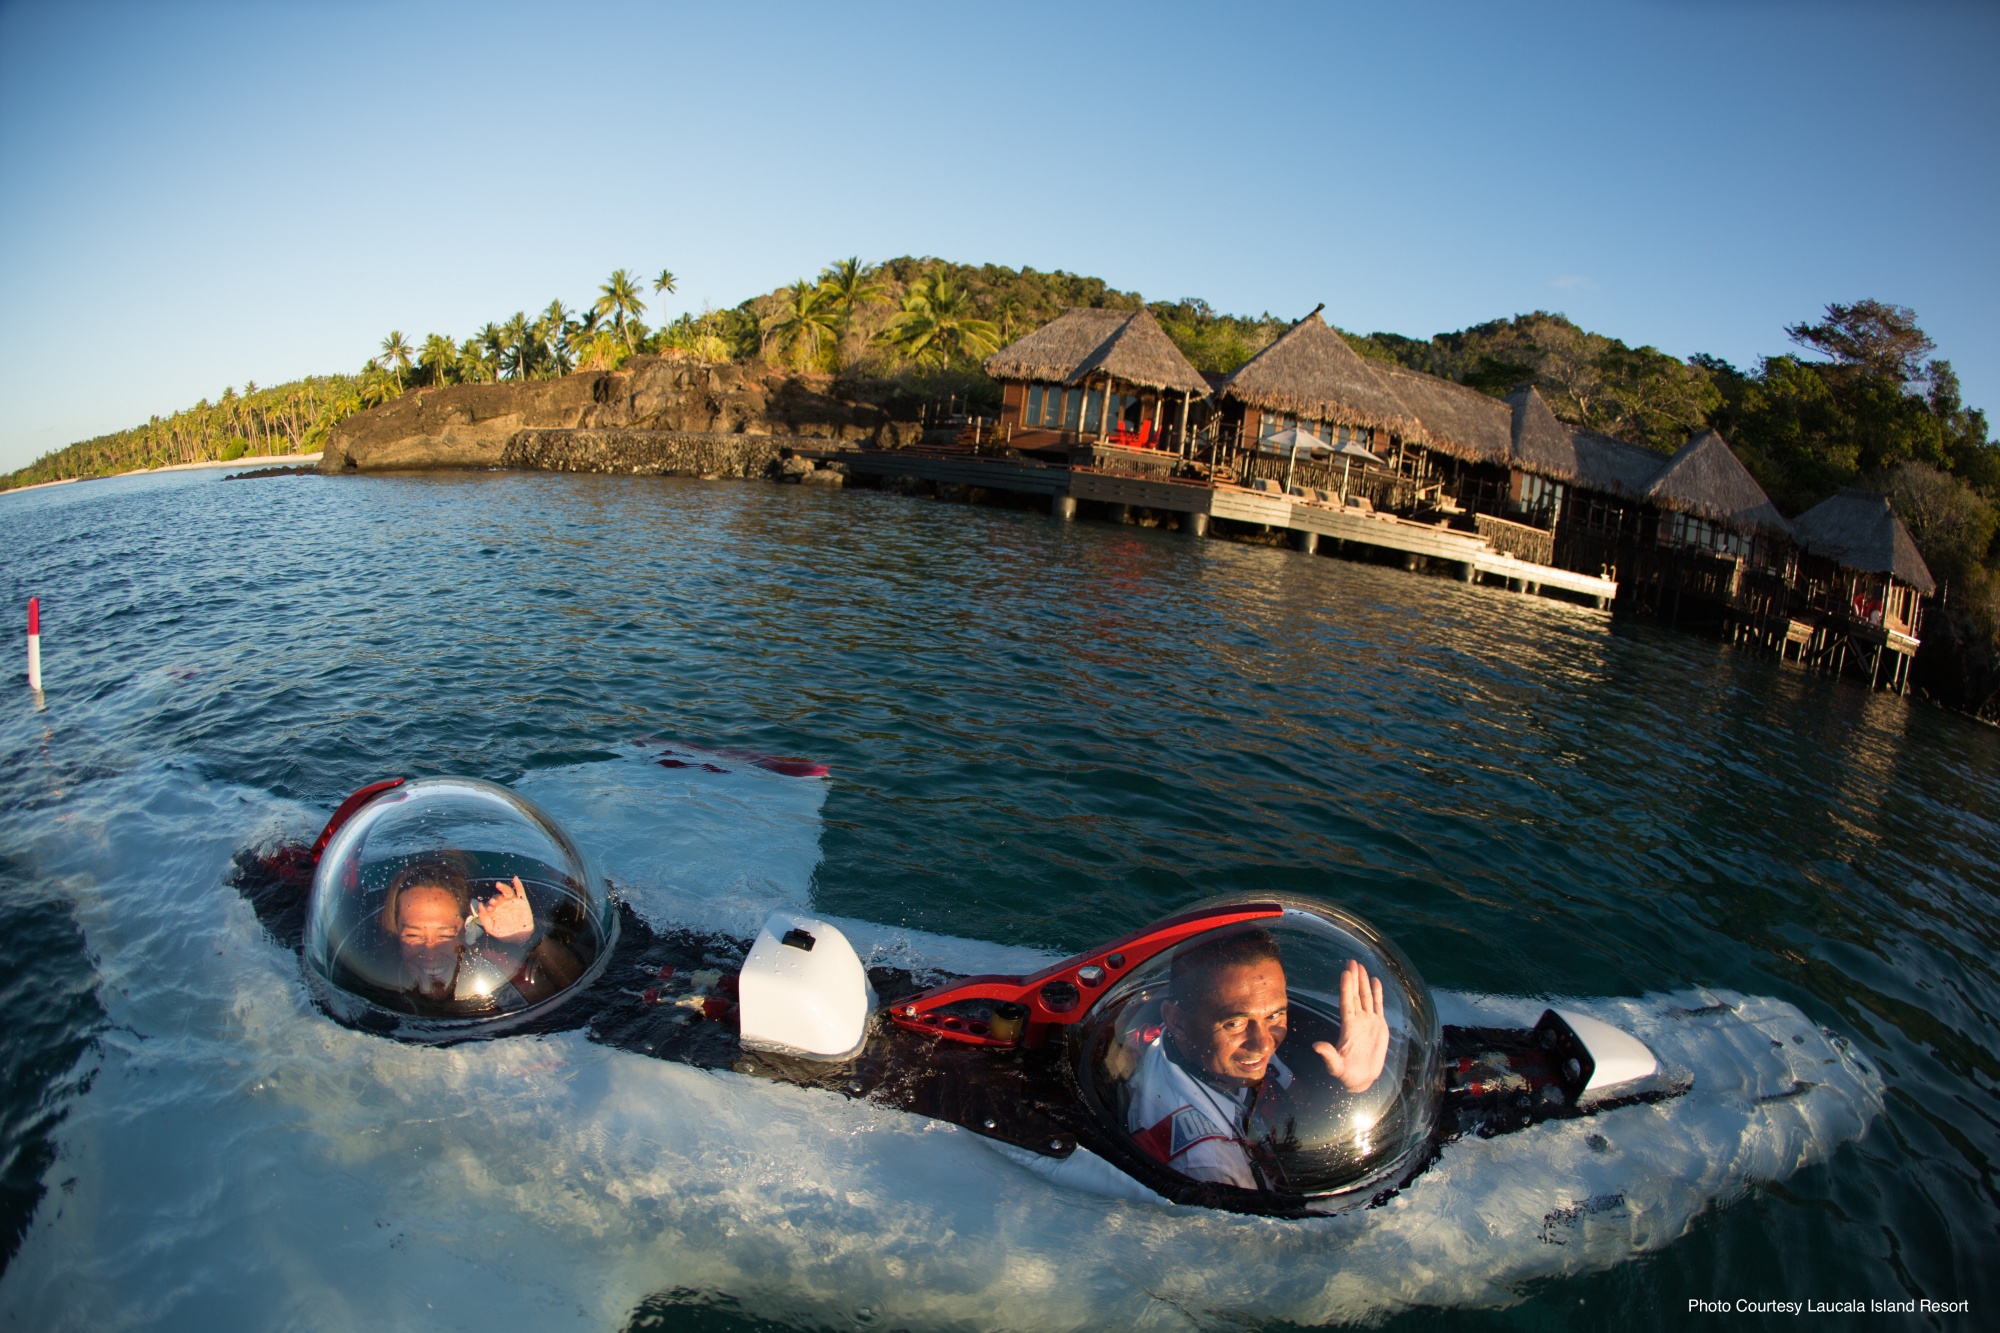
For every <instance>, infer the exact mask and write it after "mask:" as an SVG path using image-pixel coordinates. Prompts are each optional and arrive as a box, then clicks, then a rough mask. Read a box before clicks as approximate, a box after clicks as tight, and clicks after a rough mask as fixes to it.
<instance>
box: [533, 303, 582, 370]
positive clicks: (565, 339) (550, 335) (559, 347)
mask: <svg viewBox="0 0 2000 1333" xmlns="http://www.w3.org/2000/svg"><path fill="white" fill-rule="evenodd" d="M569 316H570V312H569V310H568V309H566V308H565V307H564V306H563V303H562V302H561V301H551V302H549V308H548V309H547V310H544V311H543V312H542V317H541V319H540V320H539V321H538V322H537V325H536V327H538V328H540V329H541V330H542V340H543V342H544V343H546V344H547V346H548V351H549V364H550V365H551V366H552V367H553V368H554V370H555V373H556V374H557V375H567V374H569V372H570V371H571V370H573V369H575V368H576V358H575V357H574V356H572V355H571V354H570V349H571V346H572V344H571V342H570V335H571V334H573V333H574V332H575V331H576V325H575V324H574V323H573V322H571V320H570V317H569Z"/></svg>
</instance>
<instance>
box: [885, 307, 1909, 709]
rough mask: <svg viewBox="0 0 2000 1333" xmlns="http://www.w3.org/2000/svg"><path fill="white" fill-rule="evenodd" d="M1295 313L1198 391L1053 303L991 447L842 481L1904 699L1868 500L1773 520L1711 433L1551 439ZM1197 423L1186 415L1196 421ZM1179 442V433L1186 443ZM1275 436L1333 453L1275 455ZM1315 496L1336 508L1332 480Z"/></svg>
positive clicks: (1905, 610)
mask: <svg viewBox="0 0 2000 1333" xmlns="http://www.w3.org/2000/svg"><path fill="white" fill-rule="evenodd" d="M1323 309H1324V307H1323V306H1318V307H1315V308H1314V309H1313V311H1312V312H1311V313H1310V314H1308V315H1306V317H1305V318H1303V319H1301V320H1299V321H1298V322H1297V323H1295V324H1293V325H1291V326H1290V327H1289V328H1287V329H1286V330H1285V331H1284V332H1283V333H1282V334H1280V335H1279V336H1278V337H1277V338H1276V339H1274V340H1273V341H1272V342H1271V343H1270V344H1269V345H1268V346H1266V347H1265V348H1264V349H1263V350H1262V351H1260V352H1259V353H1258V354H1257V355H1256V356H1254V357H1252V358H1251V359H1250V360H1248V361H1247V362H1245V363H1244V364H1243V365H1242V366H1240V367H1238V368H1237V369H1236V370H1235V371H1234V372H1232V373H1230V374H1229V375H1227V376H1223V377H1220V378H1219V379H1218V380H1217V381H1216V382H1215V383H1214V385H1213V388H1212V390H1211V388H1210V384H1209V381H1208V380H1206V379H1205V378H1204V377H1203V376H1202V375H1201V374H1200V373H1199V372H1197V371H1196V370H1195V368H1194V367H1193V365H1192V364H1190V363H1189V361H1188V359H1187V358H1186V357H1185V356H1184V355H1182V354H1181V352H1180V350H1179V348H1177V347H1176V346H1175V345H1174V343H1173V341H1172V340H1171V339H1170V338H1169V337H1168V336H1167V334H1166V331H1165V330H1164V329H1163V328H1161V326H1160V324H1159V321H1158V320H1157V319H1155V318H1154V317H1153V315H1152V314H1151V313H1150V312H1148V311H1146V310H1144V309H1140V310H1132V311H1124V310H1102V309H1095V308H1075V309H1071V310H1067V311H1065V312H1064V313H1063V314H1062V315H1061V316H1059V317H1058V318H1056V319H1055V320H1053V321H1051V322H1050V323H1048V324H1046V325H1044V326H1043V327H1041V328H1039V329H1036V330H1034V331H1033V332H1031V333H1029V334H1027V335H1026V336H1024V337H1022V338H1019V339H1017V340H1015V341H1014V342H1013V343H1011V344H1009V345H1008V346H1007V347H1005V348H1003V349H1001V350H1000V351H998V352H996V353H994V354H993V355H992V356H991V357H989V358H987V360H986V362H985V369H986V372H987V373H988V374H989V375H991V376H992V377H993V378H995V379H996V380H998V381H999V382H1000V383H1001V385H1002V391H1003V392H1002V398H1003V404H1004V406H1003V408H1002V414H1001V418H1000V426H1001V429H1000V432H999V434H1000V438H1001V440H1002V441H1003V442H1004V443H1005V444H1006V445H1008V446H1011V448H1008V449H1003V450H1000V451H997V452H996V451H992V450H987V451H983V452H982V451H981V450H980V449H979V448H978V441H977V440H974V441H973V446H974V447H973V449H972V451H971V453H970V455H969V456H968V455H965V454H959V453H954V452H952V451H951V450H944V451H941V452H926V451H923V450H896V451H889V452H887V453H885V454H883V455H881V456H879V457H872V456H864V457H862V458H858V459H850V460H849V465H850V466H851V467H854V468H855V469H856V470H865V471H867V472H870V473H875V474H878V475H883V476H888V475H897V476H910V477H919V478H924V479H928V480H932V481H935V482H937V483H939V484H949V485H956V486H964V487H966V488H968V489H973V488H978V489H985V490H1001V491H1011V492H1015V493H1019V494H1026V495H1034V496H1046V497H1048V501H1049V505H1050V509H1051V512H1053V513H1055V514H1057V515H1059V516H1061V517H1064V518H1073V517H1076V516H1077V515H1078V513H1079V512H1080V510H1079V506H1087V507H1088V508H1089V512H1090V513H1092V514H1093V515H1095V516H1098V517H1108V518H1110V519H1111V520H1112V521H1114V522H1127V521H1131V522H1139V523H1143V524H1145V525H1148V526H1155V527H1171V528H1175V529H1178V530H1179V531H1181V532H1183V533H1186V534H1189V535H1191V536H1196V537H1199V536H1202V535H1204V534H1206V533H1208V532H1209V531H1210V530H1211V524H1212V523H1219V524H1222V525H1223V528H1222V530H1223V531H1227V532H1230V533H1232V534H1237V533H1243V534H1248V535H1251V536H1252V537H1253V539H1264V540H1268V539H1269V538H1270V536H1271V535H1272V534H1274V533H1277V532H1284V533H1286V534H1287V539H1288V540H1290V541H1291V542H1292V543H1293V544H1294V545H1295V546H1296V547H1297V548H1298V549H1299V550H1301V551H1304V552H1307V553H1312V552H1314V551H1316V550H1318V549H1320V544H1321V543H1322V542H1326V543H1328V544H1329V545H1330V547H1331V549H1333V550H1339V551H1345V552H1349V553H1359V552H1363V551H1370V552H1374V553H1375V554H1374V555H1371V556H1368V557H1367V558H1381V557H1382V556H1383V555H1384V554H1385V553H1386V554H1387V555H1388V557H1389V558H1393V559H1397V560H1400V561H1401V563H1402V564H1403V566H1404V568H1406V569H1418V568H1423V567H1426V566H1428V567H1430V568H1433V569H1442V570H1443V571H1445V572H1448V573H1451V574H1452V575H1454V576H1455V577H1458V578H1460V579H1463V580H1465V581H1467V582H1479V581H1482V580H1484V581H1488V582H1492V581H1502V582H1504V583H1505V584H1506V586H1508V587H1509V588H1512V589H1515V590H1519V591H1524V592H1525V591H1538V590H1539V591H1545V592H1553V593H1556V594H1558V595H1563V596H1568V597H1572V598H1580V599H1581V600H1583V601H1584V603H1585V604H1587V605H1595V606H1598V607H1600V608H1603V607H1607V606H1609V605H1611V604H1613V602H1614V601H1615V603H1616V604H1618V605H1620V606H1623V607H1625V608H1626V609H1628V610H1635V611H1641V612H1645V613H1649V614H1654V615H1658V616H1660V617H1661V618H1663V619H1667V620H1669V621H1672V622H1674V623H1677V624H1682V625H1685V626H1688V627H1690V628H1694V627H1700V628H1705V629H1709V630H1712V631H1718V632H1720V633H1722V634H1724V635H1725V636H1728V637H1731V638H1734V639H1735V640H1737V641H1738V642H1745V641H1748V642H1754V643H1758V644H1761V645H1762V646H1764V647H1766V648H1770V649H1774V650H1777V651H1780V652H1783V653H1785V654H1786V655H1787V656H1789V655H1790V652H1791V649H1793V648H1796V649H1798V655H1799V656H1800V657H1801V659H1802V660H1808V661H1810V662H1813V663H1814V664H1817V665H1821V666H1826V667H1831V668H1832V669H1835V670H1840V669H1844V668H1847V667H1856V668H1859V669H1861V670H1863V671H1865V673H1866V674H1867V675H1868V677H1869V678H1870V679H1871V680H1873V681H1875V682H1877V683H1881V682H1882V681H1883V680H1884V679H1885V672H1886V681H1887V683H1888V684H1889V685H1890V686H1891V687H1892V688H1896V689H1904V688H1906V687H1907V683H1908V675H1909V666H1910V658H1911V656H1912V655H1913V654H1914V653H1915V651H1916V648H1917V645H1918V642H1919V640H1918V637H1917V634H1918V622H1919V619H1920V605H1919V603H1920V599H1921V598H1922V597H1923V596H1925V595H1927V594H1929V593H1930V592H1931V591H1932V590H1933V588H1934V586H1935V585H1934V583H1933V580H1932V578H1931V575H1930V571H1929V570H1927V569H1926V568H1924V564H1923V560H1922V558H1921V557H1920V556H1919V555H1918V554H1917V551H1916V546H1915V544H1914V542H1912V541H1911V539H1910V535H1909V532H1908V530H1907V529H1905V528H1904V527H1903V525H1902V524H1901V523H1900V522H1899V521H1898V520H1897V519H1896V517H1895V515H1894V514H1893V513H1891V512H1890V510H1889V507H1888V502H1887V501H1886V500H1885V499H1884V498H1883V497H1882V496H1880V495H1875V494H1872V493H1868V492H1860V491H1846V492H1842V493H1841V494H1840V495H1838V496H1835V497H1834V498H1833V499H1831V500H1828V501H1827V502H1826V503H1825V504H1822V505H1820V506H1818V507H1816V508H1815V509H1813V510H1812V511H1810V512H1809V513H1808V514H1806V515H1804V516H1802V517H1801V518H1800V519H1799V521H1798V524H1797V527H1796V531H1795V530H1794V525H1793V524H1791V523H1789V522H1787V521H1786V519H1785V518H1784V516H1783V515H1782V514H1780V513H1779V512H1778V510H1777V508H1776V507H1775V506H1774V505H1772V503H1771V500H1770V497H1769V496H1767V495H1766V494H1765V493H1764V490H1763V488H1762V487H1761V486H1759V485H1758V484H1757V481H1756V479H1755V478H1754V477H1752V476H1751V475H1750V472H1749V470H1748V469H1746V468H1745V467H1744V466H1743V463H1742V460H1740V459H1739V458H1738V457H1737V456H1736V454H1735V452H1734V451H1733V450H1731V449H1730V447H1729V443H1728V441H1727V440H1725V439H1723V437H1722V436H1721V435H1720V434H1718V433H1716V432H1715V431H1713V430H1704V431H1701V432H1699V433H1697V434H1696V435H1694V436H1693V437H1691V438H1690V439H1689V440H1688V441H1687V442H1686V443H1685V444H1684V445H1683V446H1682V447H1681V448H1680V449H1679V450H1677V451H1676V452H1674V453H1673V454H1672V455H1671V456H1669V455H1666V454H1662V453H1660V452H1659V451H1657V450H1654V449H1649V448H1646V447H1644V446H1642V445H1638V444H1634V443H1631V442H1629V441H1626V440H1619V439H1614V438H1611V437H1609V436H1605V435H1601V434H1597V433H1595V432H1593V431H1589V430H1583V429H1579V428H1577V427H1574V426H1571V425H1568V424H1567V423H1565V422H1563V421H1562V420H1561V419H1560V418H1559V417H1557V416H1556V414H1555V412H1554V410H1553V409H1552V408H1551V407H1550V406H1549V404H1548V402H1547V401H1546V400H1545V399H1544V398H1543V397H1542V395H1541V394H1540V393H1539V392H1538V391H1537V390H1535V389H1534V388H1533V387H1523V388H1521V389H1518V390H1516V391H1515V392H1514V393H1512V394H1510V395H1509V396H1508V397H1506V398H1505V399H1497V398H1494V397H1491V396H1489V395H1487V394H1485V393H1481V392H1479V391H1477V390H1474V389H1470V388H1467V387H1466V386H1464V385H1462V384H1458V383H1455V382H1453V381H1451V380H1446V379H1442V378H1440V377H1438V376H1434V375H1428V374H1425V373H1423V372H1421V371H1417V370H1413V369H1409V368H1407V367H1403V366H1399V365H1394V364H1389V363H1383V362H1376V361H1371V360H1368V359H1366V358H1364V357H1362V356H1361V355H1360V354H1359V353H1357V352H1356V351H1355V350H1354V349H1353V348H1352V347H1351V346H1349V345H1348V343H1347V341H1346V340H1345V339H1344V338H1342V337H1341V335H1340V333H1339V332H1338V331H1337V330H1335V329H1334V328H1332V327H1331V326H1330V325H1328V324H1327V323H1326V321H1325V320H1324V319H1323V318H1322V317H1321V311H1322V310H1323ZM1197 408H1198V409H1199V412H1198V415H1197ZM1191 426H1200V427H1201V429H1200V434H1199V438H1198V439H1197V438H1196V436H1195V435H1194V434H1193V433H1191V430H1190V427H1191ZM1288 431H1296V432H1299V433H1300V434H1302V435H1307V434H1309V435H1311V436H1314V437H1317V439H1319V440H1320V441H1321V442H1322V443H1324V444H1325V445H1328V446H1331V447H1332V450H1333V454H1332V456H1331V457H1330V458H1329V457H1326V456H1324V454H1322V456H1320V457H1318V458H1315V457H1313V456H1312V454H1313V452H1314V451H1311V450H1307V451H1306V452H1305V453H1304V454H1301V453H1299V452H1298V449H1297V446H1296V443H1295V442H1296V441H1297V439H1298V437H1297V436H1289V437H1288V436H1286V435H1285V432H1288ZM1336 487H1338V488H1339V489H1338V493H1336V492H1335V488H1336Z"/></svg>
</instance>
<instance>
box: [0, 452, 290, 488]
mask: <svg viewBox="0 0 2000 1333" xmlns="http://www.w3.org/2000/svg"><path fill="white" fill-rule="evenodd" d="M319 460H320V455H319V454H317V453H311V454H256V455H250V454H245V455H244V456H243V457H242V458H230V459H221V458H205V459H203V460H202V461H200V462H198V463H169V464H167V465H166V466H165V467H142V468H137V469H135V470H133V471H131V472H110V473H106V474H105V475H104V476H102V477H59V478H57V479H56V480H55V481H38V482H35V483H34V484H32V485H29V486H10V487H8V488H7V489H6V490H4V491H0V495H18V494H20V493H21V492H23V491H39V490H44V489H46V488H48V487H50V486H74V485H76V484H77V483H78V482H80V481H112V480H115V479H116V478H118V477H150V476H152V475H154V474H155V473H160V472H195V471H198V470H200V469H202V468H210V467H237V468H248V467H272V466H284V467H296V466H298V465H299V464H301V463H317V462H319Z"/></svg>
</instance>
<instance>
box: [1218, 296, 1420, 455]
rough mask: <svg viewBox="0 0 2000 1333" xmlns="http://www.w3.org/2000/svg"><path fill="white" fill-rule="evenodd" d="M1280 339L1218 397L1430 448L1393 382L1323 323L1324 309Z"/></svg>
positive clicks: (1232, 379) (1223, 385)
mask: <svg viewBox="0 0 2000 1333" xmlns="http://www.w3.org/2000/svg"><path fill="white" fill-rule="evenodd" d="M1322 308H1323V307H1317V306H1316V307H1314V309H1313V312H1312V313H1311V314H1310V315H1307V316H1306V317H1305V318H1304V319H1302V320H1300V321H1299V322H1298V323H1296V324H1294V325H1292V327H1290V328H1289V329H1286V330H1285V331H1284V332H1283V333H1281V334H1279V335H1278V337H1277V339H1276V340H1275V341H1274V342H1272V343H1271V345H1270V346H1269V347H1266V348H1265V349H1264V350H1263V351H1261V352H1259V353H1257V355H1255V356H1253V357H1251V358H1250V359H1249V360H1248V361H1246V362H1244V363H1243V364H1242V365H1241V366H1239V367H1237V369H1236V371H1235V372H1234V373H1233V374H1231V375H1230V376H1229V377H1228V378H1227V379H1225V380H1223V381H1222V383H1221V384H1219V385H1217V386H1216V392H1217V393H1218V394H1220V395H1222V396H1223V397H1226V398H1234V399H1236V400H1237V401H1238V402H1242V403H1246V404H1248V405H1249V406H1251V407H1257V408H1262V409H1264V410H1265V411H1267V412H1290V413H1292V414H1294V415H1296V416H1299V417H1302V418H1305V419H1307V420H1312V421H1331V422H1334V423H1336V424H1338V425H1343V426H1361V427H1365V428H1366V429H1369V430H1380V431H1387V432H1388V433H1390V434H1392V435H1399V436H1401V437H1402V438H1404V439H1406V440H1414V441H1416V442H1418V443H1429V439H1428V437H1427V436H1426V435H1425V433H1424V428H1423V425H1422V423H1421V422H1420V421H1419V420H1418V418H1417V414H1416V413H1415V412H1412V411H1411V410H1410V408H1409V406H1408V405H1407V404H1406V403H1404V402H1403V400H1402V399H1401V398H1399V397H1398V396H1397V395H1396V391H1395V389H1394V388H1392V387H1391V386H1390V382H1389V376H1388V375H1386V374H1384V373H1382V371H1381V370H1379V369H1377V368H1376V367H1375V366H1373V365H1370V364H1369V363H1368V362H1366V361H1363V360H1362V359H1361V357H1360V356H1359V355H1358V354H1357V353H1356V352H1355V350H1354V349H1353V348H1352V347H1349V346H1348V345H1347V343H1346V341H1345V340H1344V339H1343V338H1342V337H1341V336H1340V335H1339V334H1338V333H1335V332H1334V331H1333V330H1332V329H1330V328H1328V327H1327V325H1326V321H1325V320H1323V319H1321V318H1320V317H1319V312H1320V309H1322Z"/></svg>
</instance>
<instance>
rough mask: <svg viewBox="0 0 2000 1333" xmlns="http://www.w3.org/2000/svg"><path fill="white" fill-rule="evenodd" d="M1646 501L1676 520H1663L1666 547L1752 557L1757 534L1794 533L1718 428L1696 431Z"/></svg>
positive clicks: (1779, 535)
mask: <svg viewBox="0 0 2000 1333" xmlns="http://www.w3.org/2000/svg"><path fill="white" fill-rule="evenodd" d="M1646 502H1647V503H1648V504H1651V505H1652V506H1654V507H1655V508H1657V509H1659V510H1661V511H1662V513H1663V515H1671V516H1672V521H1671V522H1666V521H1664V518H1663V522H1662V527H1661V533H1660V541H1661V544H1662V545H1667V544H1677V545H1682V546H1693V547H1699V548H1703V549H1708V550H1715V551H1720V552H1724V553H1727V554H1732V555H1747V554H1749V551H1750V544H1751V542H1752V541H1753V540H1754V539H1755V538H1757V537H1760V536H1761V537H1766V538H1774V539H1782V538H1786V537H1790V536H1791V535H1792V525H1791V524H1790V523H1788V522H1786V520H1785V516H1784V515H1783V514H1781V513H1779V512H1778V509H1777V506H1775V505H1773V504H1772V503H1771V497H1770V496H1768V495H1766V494H1764V488H1763V487H1762V486H1759V485H1758V484H1757V480H1756V478H1754V477H1752V476H1751V475H1750V470H1749V469H1748V468H1746V467H1744V466H1743V462H1742V460H1741V459H1739V458H1737V456H1736V453H1735V451H1734V450H1732V449H1731V448H1730V447H1729V442H1728V441H1727V440H1725V439H1723V438H1722V436H1721V434H1720V433H1719V432H1717V431H1713V430H1704V431H1702V432H1700V433H1699V434H1697V435H1695V436H1694V437H1692V438H1691V439H1689V440H1688V442H1687V443H1686V444H1684V445H1682V446H1681V447H1680V449H1679V451H1678V452H1676V453H1675V454H1674V456H1673V457H1672V458H1670V459H1668V460H1667V464H1666V466H1665V467H1663V468H1661V469H1660V471H1659V474H1658V475H1657V476H1655V477H1654V478H1653V480H1652V482H1651V483H1650V484H1649V485H1648V486H1647V487H1646Z"/></svg>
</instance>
